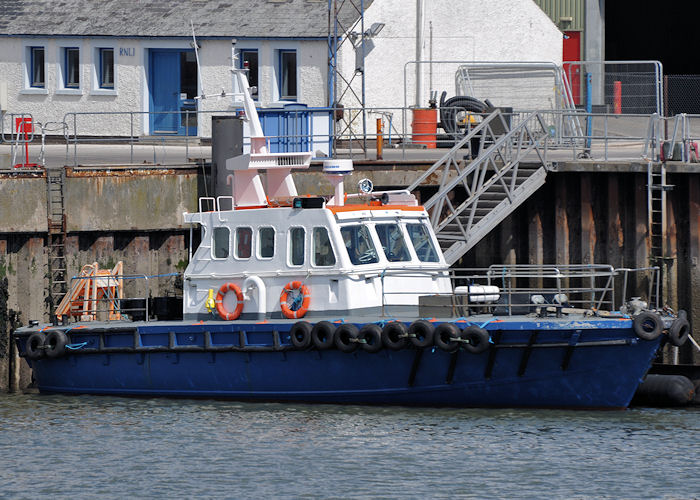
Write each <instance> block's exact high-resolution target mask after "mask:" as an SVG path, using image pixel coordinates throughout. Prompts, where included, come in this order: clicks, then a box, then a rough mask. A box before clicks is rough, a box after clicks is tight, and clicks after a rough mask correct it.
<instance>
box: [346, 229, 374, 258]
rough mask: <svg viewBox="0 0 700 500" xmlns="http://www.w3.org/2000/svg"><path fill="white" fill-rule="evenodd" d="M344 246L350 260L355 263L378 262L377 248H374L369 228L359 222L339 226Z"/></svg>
mask: <svg viewBox="0 0 700 500" xmlns="http://www.w3.org/2000/svg"><path fill="white" fill-rule="evenodd" d="M340 234H342V235H343V241H344V242H345V248H346V249H347V250H348V256H349V257H350V262H352V263H353V264H355V265H361V264H374V263H376V262H379V258H378V257H377V250H375V248H374V243H372V238H371V236H370V234H369V229H367V227H366V226H361V225H359V224H357V225H353V226H343V227H341V228H340Z"/></svg>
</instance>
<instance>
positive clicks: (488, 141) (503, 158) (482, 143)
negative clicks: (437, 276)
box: [407, 109, 550, 265]
mask: <svg viewBox="0 0 700 500" xmlns="http://www.w3.org/2000/svg"><path fill="white" fill-rule="evenodd" d="M548 139H549V135H548V128H547V125H546V123H545V121H544V120H543V118H542V116H541V115H540V113H538V112H534V113H531V114H530V115H528V116H527V117H526V118H525V119H523V120H522V121H521V122H520V123H519V124H518V125H516V126H515V127H513V128H509V126H508V123H507V120H506V119H505V117H504V115H503V114H502V113H501V111H500V110H498V109H496V110H495V111H493V112H492V113H491V114H489V115H488V116H487V117H485V118H484V120H483V121H482V122H481V123H480V124H478V125H477V126H475V127H474V128H473V129H471V131H469V133H468V134H466V135H465V136H464V137H463V138H462V139H461V140H460V141H459V142H457V143H456V144H455V145H454V147H453V148H452V149H450V151H448V152H447V153H446V154H445V155H444V156H443V157H442V158H440V159H439V160H438V161H437V162H436V163H435V164H434V165H433V166H431V167H430V168H429V169H428V170H426V171H425V172H424V173H423V175H421V176H420V177H419V178H418V179H416V180H415V181H414V182H413V183H412V184H411V185H410V186H409V187H408V188H407V189H408V190H409V191H410V190H414V189H416V188H417V187H418V186H420V185H421V184H422V183H423V182H424V181H426V180H427V179H428V178H429V177H433V178H435V177H436V176H437V177H438V178H439V188H438V191H437V193H435V195H433V196H432V197H431V198H430V199H428V200H427V201H426V202H425V203H423V205H424V206H425V208H426V209H427V210H428V211H429V212H430V221H431V224H432V226H433V229H434V230H435V233H436V235H437V238H438V242H439V243H440V246H441V248H442V250H443V253H444V255H445V260H446V261H447V263H448V264H450V265H452V264H454V263H456V262H457V261H458V260H459V259H460V258H461V257H462V256H463V255H464V254H465V253H467V251H469V249H470V248H472V247H473V246H474V245H476V244H477V243H478V242H479V240H481V239H482V238H483V237H484V236H486V235H487V234H488V233H489V232H490V231H491V230H492V229H493V228H494V227H496V226H497V225H498V224H499V223H500V222H501V221H502V220H503V219H505V218H506V217H507V216H508V215H509V214H510V213H512V212H513V211H514V210H515V209H516V208H517V207H518V206H519V205H521V204H522V203H523V202H524V201H525V200H527V199H528V198H529V197H530V196H531V195H532V194H533V193H534V192H535V191H537V189H539V187H540V186H542V185H543V184H544V183H545V177H546V175H547V170H548V169H549V168H550V165H549V163H548V162H547V141H548ZM476 149H478V153H477V151H475V150H476ZM465 153H467V154H465ZM474 156H476V158H475V159H473V160H471V161H470V160H469V159H470V157H474ZM526 159H527V160H528V164H527V165H523V161H524V160H526ZM533 165H534V166H533ZM462 190H463V192H462Z"/></svg>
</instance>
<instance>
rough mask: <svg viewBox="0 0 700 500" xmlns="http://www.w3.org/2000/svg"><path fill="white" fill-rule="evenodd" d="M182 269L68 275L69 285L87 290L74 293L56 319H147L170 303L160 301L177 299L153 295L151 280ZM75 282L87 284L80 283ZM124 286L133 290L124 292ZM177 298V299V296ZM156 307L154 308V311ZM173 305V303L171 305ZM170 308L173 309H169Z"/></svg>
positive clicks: (169, 288)
mask: <svg viewBox="0 0 700 500" xmlns="http://www.w3.org/2000/svg"><path fill="white" fill-rule="evenodd" d="M181 277H182V273H167V274H158V275H146V274H131V275H107V276H74V277H72V278H71V286H72V289H79V288H82V289H84V290H86V291H89V292H86V293H81V294H77V295H76V296H75V297H73V298H72V299H71V300H70V303H69V307H68V310H67V312H66V313H65V314H64V315H62V317H61V318H58V320H61V321H63V322H64V323H65V322H68V321H70V319H75V320H78V321H105V322H109V321H125V320H127V321H128V320H134V321H150V320H151V319H152V317H153V315H154V313H155V315H156V316H157V315H159V311H160V310H163V309H164V307H170V306H169V305H163V304H162V301H164V300H166V301H167V300H168V299H178V297H169V296H166V297H154V296H153V292H154V284H155V282H156V280H155V279H156V278H157V279H163V278H167V279H175V280H176V279H178V278H181ZM76 283H81V284H87V285H90V286H84V287H79V286H75V284H76ZM160 285H161V286H160V287H159V288H163V289H167V290H174V289H177V286H176V285H175V284H174V283H173V284H172V285H173V286H163V284H162V283H161V284H160ZM124 289H127V290H128V291H131V292H133V293H127V292H124V291H123V290H124ZM176 302H177V300H176ZM176 307H177V311H176V314H178V313H179V312H180V311H181V304H180V305H177V306H176ZM154 309H155V311H154ZM170 309H172V307H170ZM171 312H172V311H171Z"/></svg>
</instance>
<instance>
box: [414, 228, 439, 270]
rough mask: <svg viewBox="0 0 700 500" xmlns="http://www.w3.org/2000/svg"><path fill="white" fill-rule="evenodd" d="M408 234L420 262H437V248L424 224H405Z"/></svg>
mask: <svg viewBox="0 0 700 500" xmlns="http://www.w3.org/2000/svg"><path fill="white" fill-rule="evenodd" d="M406 229H407V230H408V236H409V237H410V238H411V242H412V243H413V248H414V249H415V250H416V254H417V255H418V260H420V261H421V262H438V261H439V260H440V259H439V258H438V253H437V250H435V247H434V246H433V240H432V239H431V238H430V231H428V228H427V227H425V224H406Z"/></svg>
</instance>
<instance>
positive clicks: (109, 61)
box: [98, 49, 114, 89]
mask: <svg viewBox="0 0 700 500" xmlns="http://www.w3.org/2000/svg"><path fill="white" fill-rule="evenodd" d="M99 55H100V69H99V71H100V73H99V81H98V85H99V87H100V88H101V89H113V88H114V49H100V50H99Z"/></svg>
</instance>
